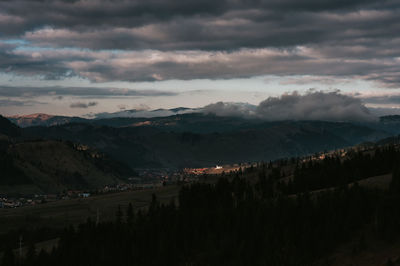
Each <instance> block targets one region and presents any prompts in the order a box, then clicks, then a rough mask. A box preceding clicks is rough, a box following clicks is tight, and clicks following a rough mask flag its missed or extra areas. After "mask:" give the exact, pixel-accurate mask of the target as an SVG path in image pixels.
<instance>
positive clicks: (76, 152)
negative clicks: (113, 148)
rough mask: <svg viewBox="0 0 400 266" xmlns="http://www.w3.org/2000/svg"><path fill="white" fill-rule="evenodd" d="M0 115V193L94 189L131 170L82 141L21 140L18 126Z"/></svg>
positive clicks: (117, 180) (125, 175)
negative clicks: (80, 142)
mask: <svg viewBox="0 0 400 266" xmlns="http://www.w3.org/2000/svg"><path fill="white" fill-rule="evenodd" d="M7 121H8V120H7V119H5V118H3V117H0V132H1V134H3V136H5V138H4V137H3V138H0V173H1V175H0V194H8V195H10V194H40V193H55V192H61V191H64V190H68V189H82V190H87V189H96V188H102V187H103V186H105V185H111V184H116V183H120V182H122V181H123V180H124V179H125V178H127V177H130V176H132V175H134V174H135V173H134V172H133V171H132V170H131V169H130V168H129V167H127V166H125V165H124V164H121V163H119V162H116V161H114V160H112V159H110V158H109V157H108V156H106V155H105V154H103V153H100V152H98V151H96V150H95V149H91V148H89V147H88V146H85V145H78V144H74V143H72V142H66V141H57V140H27V139H24V140H21V139H20V138H18V137H19V136H18V135H19V132H20V129H19V128H18V127H17V126H15V125H14V124H12V123H11V122H10V121H8V122H7Z"/></svg>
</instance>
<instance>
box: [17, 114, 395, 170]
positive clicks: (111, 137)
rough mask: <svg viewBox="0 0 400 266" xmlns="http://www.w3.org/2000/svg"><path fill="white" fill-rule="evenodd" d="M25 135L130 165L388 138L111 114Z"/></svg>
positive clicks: (340, 130) (264, 154)
mask: <svg viewBox="0 0 400 266" xmlns="http://www.w3.org/2000/svg"><path fill="white" fill-rule="evenodd" d="M110 121H113V123H110ZM105 123H106V124H107V126H105V125H104V124H105ZM110 125H112V126H113V127H111V126H110ZM117 125H119V127H117ZM122 125H123V126H122ZM24 134H25V135H27V136H31V137H42V138H49V139H64V140H70V141H74V142H78V143H83V144H87V145H89V146H92V147H95V148H97V149H99V150H100V151H102V152H105V153H106V154H109V155H111V156H112V157H113V158H115V159H118V160H120V161H123V162H124V163H126V164H128V165H130V166H131V167H134V168H144V167H149V168H150V167H173V168H181V167H200V166H212V165H215V164H229V163H239V162H248V161H263V160H264V161H266V160H273V159H277V158H282V157H293V156H301V155H306V154H310V153H315V152H319V151H323V150H331V149H336V148H342V147H347V146H352V145H354V144H358V143H362V142H366V141H376V140H378V139H382V138H386V137H389V136H391V134H390V133H387V132H385V131H382V130H378V129H373V128H369V127H366V126H363V125H355V124H351V123H340V122H337V123H335V122H321V121H280V122H265V121H261V120H250V119H241V118H235V117H217V116H213V115H203V114H184V115H176V116H171V117H162V118H151V119H143V118H140V119H138V118H135V119H133V118H129V119H128V118H115V119H112V120H108V119H104V120H97V121H96V123H92V124H82V123H81V124H66V125H59V126H52V127H49V128H43V127H30V128H26V129H24Z"/></svg>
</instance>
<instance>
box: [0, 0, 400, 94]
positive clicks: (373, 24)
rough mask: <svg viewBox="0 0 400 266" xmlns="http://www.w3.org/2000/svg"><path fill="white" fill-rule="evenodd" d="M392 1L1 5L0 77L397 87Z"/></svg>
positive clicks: (68, 0) (398, 48)
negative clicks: (306, 78)
mask: <svg viewBox="0 0 400 266" xmlns="http://www.w3.org/2000/svg"><path fill="white" fill-rule="evenodd" d="M399 14H400V3H399V1H395V0H387V1H378V0H356V1H328V0H322V1H317V0H283V1H282V0H280V1H278V0H268V1H267V0H260V1H246V0H222V1H211V0H200V1H199V0H187V1H178V0H164V1H159V0H148V1H127V0H89V1H88V0H13V1H0V33H1V35H0V72H5V73H11V74H18V75H23V76H26V75H27V76H40V77H43V78H45V79H63V78H65V77H70V76H79V77H84V78H87V79H89V80H91V81H94V82H105V81H157V80H170V79H182V80H190V79H204V78H205V79H230V78H238V77H253V76H259V75H281V76H290V75H319V76H330V77H338V78H342V77H348V78H359V79H365V80H373V81H377V82H378V84H379V86H385V87H392V88H399V87H400V78H399V77H400V70H399V69H400V59H399V58H400V37H399V35H398V32H399V30H400V29H399V23H398V17H399Z"/></svg>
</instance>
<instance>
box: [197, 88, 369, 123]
mask: <svg viewBox="0 0 400 266" xmlns="http://www.w3.org/2000/svg"><path fill="white" fill-rule="evenodd" d="M204 112H205V113H213V114H216V115H218V116H239V117H245V118H259V119H264V120H267V121H278V120H324V121H373V120H376V117H375V116H374V115H372V114H371V113H370V111H369V110H368V108H366V107H365V106H364V104H363V103H362V102H361V100H359V99H356V98H353V97H350V96H346V95H342V94H340V93H339V92H322V91H309V92H308V93H306V94H305V95H301V94H299V93H297V92H293V93H291V94H284V95H282V96H281V97H269V98H268V99H266V100H264V101H262V102H261V103H260V104H259V105H258V106H253V105H245V104H237V103H216V104H211V105H208V106H205V107H204Z"/></svg>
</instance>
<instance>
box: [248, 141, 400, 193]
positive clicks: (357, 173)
mask: <svg viewBox="0 0 400 266" xmlns="http://www.w3.org/2000/svg"><path fill="white" fill-rule="evenodd" d="M399 163H400V151H399V150H398V149H397V148H396V147H395V146H387V147H381V148H376V149H374V150H372V151H360V152H356V151H351V152H349V153H348V154H347V155H346V156H345V157H341V156H340V155H332V156H328V157H325V158H324V159H322V160H311V159H310V160H308V161H305V162H301V161H300V160H299V159H296V160H295V159H292V160H286V161H285V160H282V161H280V162H279V163H276V164H275V165H273V164H272V163H267V164H261V165H260V166H258V167H256V168H250V169H248V170H247V171H250V172H254V171H257V172H258V176H259V184H258V185H259V189H260V191H261V192H262V193H263V194H267V195H269V196H270V197H274V196H276V195H277V194H279V193H281V194H285V195H290V194H297V193H304V192H307V191H313V190H319V189H324V188H331V187H338V186H345V185H348V184H350V183H353V182H356V181H359V180H362V179H366V178H369V177H374V176H379V175H384V174H390V173H392V172H393V170H394V168H395V167H396V166H398V164H399ZM288 166H291V168H293V171H289V173H285V172H284V171H283V169H284V168H285V167H286V168H288ZM285 177H286V178H285Z"/></svg>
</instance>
